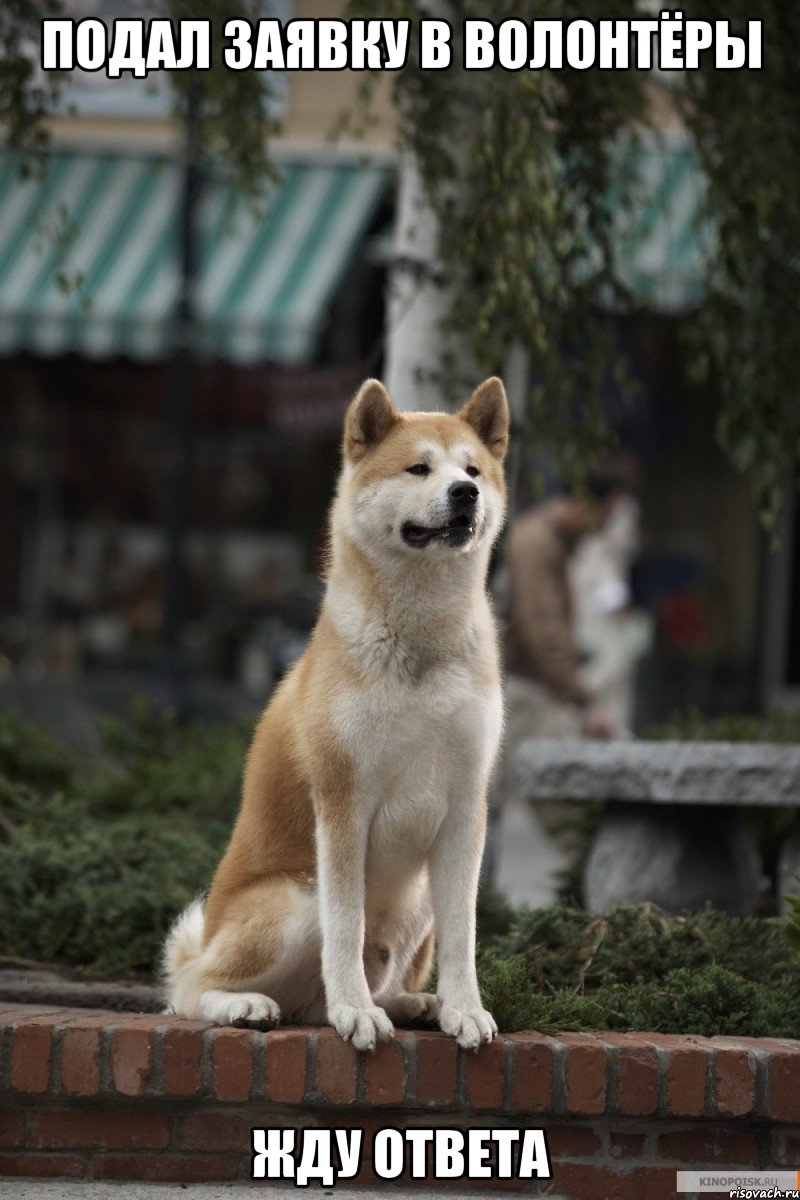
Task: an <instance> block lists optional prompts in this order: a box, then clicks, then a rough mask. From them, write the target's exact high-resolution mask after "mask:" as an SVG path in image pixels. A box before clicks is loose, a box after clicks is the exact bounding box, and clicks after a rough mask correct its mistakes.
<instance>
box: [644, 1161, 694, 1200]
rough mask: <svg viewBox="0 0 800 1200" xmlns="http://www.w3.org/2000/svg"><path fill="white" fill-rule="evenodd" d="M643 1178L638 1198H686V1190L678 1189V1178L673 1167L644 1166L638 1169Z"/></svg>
mask: <svg viewBox="0 0 800 1200" xmlns="http://www.w3.org/2000/svg"><path fill="white" fill-rule="evenodd" d="M636 1175H637V1176H638V1177H639V1179H640V1180H641V1189H642V1190H641V1192H640V1193H639V1194H638V1195H637V1200H686V1193H685V1192H678V1191H677V1190H676V1184H677V1179H676V1178H675V1170H674V1168H672V1167H643V1168H640V1169H639V1170H638V1171H636Z"/></svg>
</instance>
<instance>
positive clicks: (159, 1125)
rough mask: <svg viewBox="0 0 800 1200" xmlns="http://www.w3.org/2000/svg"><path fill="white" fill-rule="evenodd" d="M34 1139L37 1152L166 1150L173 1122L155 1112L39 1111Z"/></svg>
mask: <svg viewBox="0 0 800 1200" xmlns="http://www.w3.org/2000/svg"><path fill="white" fill-rule="evenodd" d="M30 1140H31V1144H32V1146H34V1147H35V1148H36V1149H37V1150H83V1149H87V1150H93V1149H100V1150H163V1149H164V1148H165V1147H166V1145H167V1143H168V1141H169V1120H168V1119H167V1117H166V1116H165V1115H164V1114H163V1113H152V1112H150V1113H147V1112H145V1113H142V1112H101V1111H92V1110H89V1109H37V1110H36V1111H35V1112H34V1113H33V1132H32V1134H31V1139H30Z"/></svg>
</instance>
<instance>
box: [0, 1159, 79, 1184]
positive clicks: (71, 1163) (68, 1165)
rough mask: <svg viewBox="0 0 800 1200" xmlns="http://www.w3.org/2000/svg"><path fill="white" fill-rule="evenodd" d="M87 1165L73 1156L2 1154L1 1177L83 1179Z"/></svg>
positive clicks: (0, 1161) (0, 1163) (0, 1160)
mask: <svg viewBox="0 0 800 1200" xmlns="http://www.w3.org/2000/svg"><path fill="white" fill-rule="evenodd" d="M85 1174H86V1164H85V1163H84V1162H83V1160H82V1159H80V1158H76V1157H75V1156H74V1155H72V1154H0V1175H14V1176H18V1177H21V1178H28V1179H30V1178H38V1179H82V1178H83V1176H84V1175H85Z"/></svg>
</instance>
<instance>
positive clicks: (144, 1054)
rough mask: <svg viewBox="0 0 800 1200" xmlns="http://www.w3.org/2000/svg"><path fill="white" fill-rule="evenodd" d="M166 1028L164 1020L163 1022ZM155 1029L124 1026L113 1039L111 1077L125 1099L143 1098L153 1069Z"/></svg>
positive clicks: (148, 1026) (117, 1030)
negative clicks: (129, 1097) (131, 1097)
mask: <svg viewBox="0 0 800 1200" xmlns="http://www.w3.org/2000/svg"><path fill="white" fill-rule="evenodd" d="M160 1023H161V1024H162V1025H163V1023H164V1018H163V1017H162V1018H161V1019H160ZM153 1036H154V1032H153V1028H152V1027H151V1025H150V1024H147V1025H145V1026H144V1027H142V1026H140V1025H125V1026H123V1027H122V1028H117V1029H114V1031H113V1033H112V1035H111V1073H112V1076H113V1078H114V1087H115V1088H116V1090H117V1091H118V1092H119V1093H120V1094H121V1095H123V1096H141V1095H143V1094H144V1090H145V1088H146V1086H147V1081H148V1079H149V1077H150V1072H151V1071H152V1069H153Z"/></svg>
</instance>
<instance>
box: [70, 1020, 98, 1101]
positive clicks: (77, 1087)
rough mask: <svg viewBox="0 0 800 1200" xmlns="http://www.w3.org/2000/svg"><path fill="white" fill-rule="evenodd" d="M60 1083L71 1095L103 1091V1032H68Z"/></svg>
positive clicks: (77, 1030) (94, 1030) (92, 1030)
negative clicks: (101, 1042)
mask: <svg viewBox="0 0 800 1200" xmlns="http://www.w3.org/2000/svg"><path fill="white" fill-rule="evenodd" d="M61 1082H62V1084H63V1085H64V1091H65V1092H67V1093H68V1094H69V1095H70V1096H94V1095H96V1094H97V1092H98V1091H99V1090H100V1030H99V1029H97V1028H91V1027H89V1028H85V1029H80V1028H78V1029H65V1030H64V1035H63V1038H62V1042H61Z"/></svg>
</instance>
